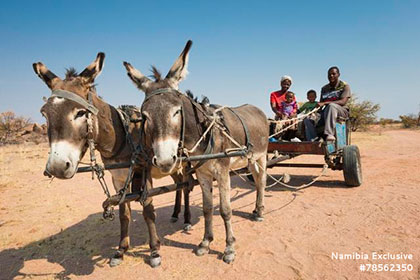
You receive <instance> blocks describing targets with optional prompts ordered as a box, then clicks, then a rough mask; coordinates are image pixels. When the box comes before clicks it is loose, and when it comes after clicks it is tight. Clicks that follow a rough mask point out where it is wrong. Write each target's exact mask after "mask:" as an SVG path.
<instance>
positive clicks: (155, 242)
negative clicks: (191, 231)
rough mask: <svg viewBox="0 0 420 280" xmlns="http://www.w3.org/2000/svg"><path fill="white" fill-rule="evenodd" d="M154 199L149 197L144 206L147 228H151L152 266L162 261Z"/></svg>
mask: <svg viewBox="0 0 420 280" xmlns="http://www.w3.org/2000/svg"><path fill="white" fill-rule="evenodd" d="M152 202H153V201H152V199H151V198H149V199H148V201H146V203H145V204H144V206H143V217H144V220H145V221H146V224H147V228H148V230H149V240H150V241H149V246H150V250H151V254H150V266H151V267H157V266H159V265H160V263H161V257H160V254H159V249H160V240H159V237H158V235H157V231H156V224H155V220H156V213H155V208H154V206H153V203H152Z"/></svg>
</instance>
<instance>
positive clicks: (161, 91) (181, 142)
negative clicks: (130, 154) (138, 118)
mask: <svg viewBox="0 0 420 280" xmlns="http://www.w3.org/2000/svg"><path fill="white" fill-rule="evenodd" d="M160 94H174V95H175V96H176V97H179V98H181V96H182V95H183V93H181V92H180V91H178V90H176V89H173V88H161V89H157V90H154V91H152V92H151V93H149V94H147V95H146V97H145V98H144V100H143V104H142V106H141V114H142V116H143V106H144V104H145V103H146V102H147V101H149V100H150V98H152V97H154V96H157V95H160ZM181 119H182V120H181V122H182V123H181V132H180V135H179V143H178V151H177V157H178V159H180V158H181V157H182V156H183V151H184V140H185V112H184V105H183V102H182V100H181ZM145 121H146V119H145V118H143V117H142V129H141V130H142V133H141V135H143V133H144V122H145ZM141 140H142V139H141ZM141 143H142V142H141Z"/></svg>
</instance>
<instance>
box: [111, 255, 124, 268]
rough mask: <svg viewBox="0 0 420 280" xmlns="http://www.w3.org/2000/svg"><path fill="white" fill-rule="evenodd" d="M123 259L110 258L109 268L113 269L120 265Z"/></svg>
mask: <svg viewBox="0 0 420 280" xmlns="http://www.w3.org/2000/svg"><path fill="white" fill-rule="evenodd" d="M122 262H123V258H122V257H112V258H111V261H110V262H109V266H110V267H115V266H117V265H120V264H122Z"/></svg>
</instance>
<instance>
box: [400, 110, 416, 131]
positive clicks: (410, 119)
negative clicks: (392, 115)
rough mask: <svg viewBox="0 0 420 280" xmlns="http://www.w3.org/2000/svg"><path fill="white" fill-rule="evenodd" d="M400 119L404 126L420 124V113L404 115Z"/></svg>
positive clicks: (409, 126)
mask: <svg viewBox="0 0 420 280" xmlns="http://www.w3.org/2000/svg"><path fill="white" fill-rule="evenodd" d="M400 119H401V122H402V125H403V127H404V128H413V127H416V126H420V113H419V115H418V116H416V115H415V114H408V115H402V116H400Z"/></svg>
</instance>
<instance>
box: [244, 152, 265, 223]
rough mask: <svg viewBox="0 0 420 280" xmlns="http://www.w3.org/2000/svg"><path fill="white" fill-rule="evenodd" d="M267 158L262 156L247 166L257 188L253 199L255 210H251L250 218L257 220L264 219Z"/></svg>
mask: <svg viewBox="0 0 420 280" xmlns="http://www.w3.org/2000/svg"><path fill="white" fill-rule="evenodd" d="M266 164H267V158H266V156H262V157H260V158H259V159H257V160H256V161H255V162H250V163H249V164H248V168H249V170H250V171H251V173H252V177H253V178H254V181H255V186H256V188H257V199H256V201H255V210H254V211H253V212H252V218H253V219H254V220H255V221H257V222H262V221H263V220H264V217H263V215H264V214H263V212H264V192H265V186H266V184H267V169H266Z"/></svg>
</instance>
